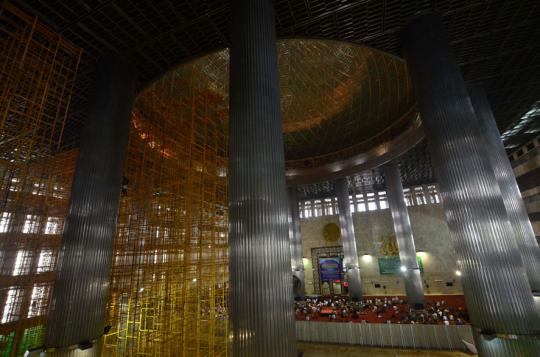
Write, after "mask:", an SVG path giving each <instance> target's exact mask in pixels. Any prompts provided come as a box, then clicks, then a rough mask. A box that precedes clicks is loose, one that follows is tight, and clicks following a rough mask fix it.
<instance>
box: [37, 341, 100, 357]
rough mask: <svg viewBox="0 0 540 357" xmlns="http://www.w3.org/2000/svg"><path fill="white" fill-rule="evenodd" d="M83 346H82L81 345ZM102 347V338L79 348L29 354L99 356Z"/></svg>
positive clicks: (60, 356)
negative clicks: (88, 345) (86, 346)
mask: <svg viewBox="0 0 540 357" xmlns="http://www.w3.org/2000/svg"><path fill="white" fill-rule="evenodd" d="M83 348H84V347H83ZM102 348H103V338H98V339H97V340H95V341H94V343H93V345H92V346H91V347H88V348H86V349H81V348H79V347H78V346H73V347H66V348H62V349H57V350H54V351H47V352H41V353H40V354H35V355H33V354H30V355H29V356H39V357H100V356H101V350H102Z"/></svg>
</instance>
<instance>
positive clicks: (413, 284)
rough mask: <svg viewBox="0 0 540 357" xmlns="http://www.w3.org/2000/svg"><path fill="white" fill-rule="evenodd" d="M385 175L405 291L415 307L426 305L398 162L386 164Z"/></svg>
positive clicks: (410, 302) (409, 301)
mask: <svg viewBox="0 0 540 357" xmlns="http://www.w3.org/2000/svg"><path fill="white" fill-rule="evenodd" d="M384 175H385V179H386V196H387V197H388V205H389V206H390V211H391V212H392V220H393V222H394V231H395V233H396V241H397V245H398V249H399V260H400V261H401V266H403V267H405V271H404V272H403V278H404V280H405V291H406V293H407V300H408V303H409V304H410V305H411V306H413V307H414V308H417V309H419V308H422V307H423V306H424V290H423V286H422V276H421V275H420V268H419V267H418V260H417V259H416V248H415V246H414V238H413V232H412V228H411V221H410V219H409V212H408V211H407V204H406V203H405V195H404V194H403V185H402V183H401V174H400V172H399V168H398V166H397V164H396V163H393V162H391V163H389V164H387V165H386V166H384Z"/></svg>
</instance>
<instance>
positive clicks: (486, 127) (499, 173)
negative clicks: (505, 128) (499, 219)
mask: <svg viewBox="0 0 540 357" xmlns="http://www.w3.org/2000/svg"><path fill="white" fill-rule="evenodd" d="M468 89H469V95H470V97H471V102H472V105H473V107H474V111H475V113H476V117H477V118H478V125H479V128H480V132H481V133H484V135H483V139H484V142H485V145H486V149H487V151H488V152H489V153H490V155H489V162H490V163H491V166H492V167H493V170H494V171H495V178H496V179H497V183H498V184H499V188H500V189H501V194H502V199H503V202H504V206H505V207H506V212H507V214H508V219H509V220H510V224H511V225H512V228H513V230H514V235H515V237H516V241H517V245H518V248H519V251H520V252H521V259H522V260H523V264H524V266H525V270H526V271H527V277H528V278H529V283H530V284H531V289H532V290H533V292H534V294H536V295H539V294H540V247H538V242H537V241H536V237H535V235H534V231H533V228H532V225H531V221H530V220H529V215H528V213H527V208H526V207H525V204H524V203H523V199H522V198H521V192H520V190H519V186H518V184H517V181H516V176H515V175H514V171H513V170H512V165H511V164H510V160H508V156H507V154H506V150H505V149H504V145H503V143H502V141H501V134H500V133H499V129H498V128H497V123H496V122H495V117H494V116H493V112H492V111H491V107H490V105H489V101H488V99H487V96H486V93H485V92H484V89H483V88H482V87H481V86H479V85H477V86H470V87H469V88H468Z"/></svg>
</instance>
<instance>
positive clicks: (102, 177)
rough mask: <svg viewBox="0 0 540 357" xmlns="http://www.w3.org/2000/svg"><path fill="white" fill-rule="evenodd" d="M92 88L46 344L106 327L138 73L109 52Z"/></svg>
mask: <svg viewBox="0 0 540 357" xmlns="http://www.w3.org/2000/svg"><path fill="white" fill-rule="evenodd" d="M94 90H95V92H94V97H93V101H92V102H91V104H90V105H91V106H90V112H89V114H88V117H87V119H86V123H85V128H84V131H83V137H82V142H81V148H80V153H79V158H78V160H77V168H76V170H75V176H74V178H73V184H72V189H71V200H70V204H69V213H68V216H67V218H66V222H65V226H64V234H63V237H62V245H61V249H60V253H59V257H58V268H57V272H56V279H55V284H54V291H53V298H52V302H51V306H50V309H49V316H48V322H47V331H46V336H45V346H46V347H47V348H51V347H54V348H57V349H58V348H63V347H64V348H65V347H69V346H73V345H78V344H83V345H88V344H89V343H90V342H91V341H93V340H99V339H100V338H101V336H102V335H103V333H104V327H105V319H106V304H107V299H108V297H109V296H108V295H109V279H110V274H111V264H112V255H113V243H114V239H115V234H116V221H117V217H118V205H119V200H120V192H121V185H122V169H123V164H124V157H125V152H126V146H127V139H128V131H129V119H130V113H131V108H132V104H133V100H134V96H135V76H134V74H133V72H132V70H131V68H130V66H129V65H128V64H126V63H125V62H124V61H123V60H121V59H118V58H116V57H113V56H111V57H103V58H101V59H100V60H99V61H98V64H97V68H96V83H95V88H94ZM99 345H100V343H97V344H96V346H98V347H99ZM98 349H99V348H97V347H96V348H94V350H95V351H94V354H95V355H99V353H100V351H98ZM66 353H68V351H67V350H66ZM69 353H70V352H69Z"/></svg>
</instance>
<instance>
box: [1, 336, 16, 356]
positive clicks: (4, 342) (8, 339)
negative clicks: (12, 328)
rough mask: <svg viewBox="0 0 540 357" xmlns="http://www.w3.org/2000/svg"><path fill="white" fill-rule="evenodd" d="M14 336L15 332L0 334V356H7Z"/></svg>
mask: <svg viewBox="0 0 540 357" xmlns="http://www.w3.org/2000/svg"><path fill="white" fill-rule="evenodd" d="M14 338H15V332H12V333H10V334H9V335H0V357H9V355H10V354H11V349H12V348H13V340H14Z"/></svg>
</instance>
